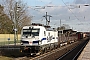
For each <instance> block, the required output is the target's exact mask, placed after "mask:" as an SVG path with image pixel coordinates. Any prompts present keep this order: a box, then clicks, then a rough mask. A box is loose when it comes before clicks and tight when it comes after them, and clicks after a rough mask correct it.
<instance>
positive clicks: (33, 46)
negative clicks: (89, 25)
mask: <svg viewBox="0 0 90 60" xmlns="http://www.w3.org/2000/svg"><path fill="white" fill-rule="evenodd" d="M57 46H58V31H57V30H55V29H51V28H45V27H44V26H24V27H23V28H22V31H21V47H20V50H21V52H24V53H28V54H31V55H33V54H40V53H44V52H46V51H47V50H51V49H53V48H55V47H57Z"/></svg>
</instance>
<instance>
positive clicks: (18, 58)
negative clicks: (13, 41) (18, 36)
mask: <svg viewBox="0 0 90 60" xmlns="http://www.w3.org/2000/svg"><path fill="white" fill-rule="evenodd" d="M82 42H84V41H76V42H74V43H71V44H68V45H65V46H62V47H60V48H57V49H54V50H52V51H49V52H46V53H44V54H42V55H39V56H26V55H25V54H22V53H20V49H19V47H18V48H17V49H16V48H15V49H16V50H14V48H13V49H12V47H11V48H9V49H8V50H5V49H6V48H4V49H3V51H4V50H5V51H4V54H3V55H5V54H10V55H5V56H8V57H13V59H14V60H56V59H57V58H58V59H57V60H59V59H60V58H59V57H60V56H63V55H64V54H65V53H66V52H68V51H71V50H72V48H73V47H76V46H77V45H78V46H79V44H82ZM73 49H74V48H73ZM1 50H2V48H1ZM13 54H14V55H13ZM18 54H19V55H18ZM66 55H67V54H66ZM66 55H65V56H66ZM63 57H64V56H63ZM63 57H62V59H63ZM76 57H77V56H76Z"/></svg>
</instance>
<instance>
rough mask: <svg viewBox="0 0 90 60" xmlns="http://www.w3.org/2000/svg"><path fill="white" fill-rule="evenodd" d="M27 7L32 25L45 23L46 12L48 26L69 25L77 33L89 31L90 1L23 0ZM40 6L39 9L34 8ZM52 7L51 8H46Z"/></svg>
mask: <svg viewBox="0 0 90 60" xmlns="http://www.w3.org/2000/svg"><path fill="white" fill-rule="evenodd" d="M23 1H24V3H27V6H29V8H28V9H29V13H30V15H31V16H32V17H33V19H32V23H34V22H35V23H43V24H46V23H45V21H46V20H45V18H44V17H43V16H44V15H45V13H46V12H47V14H48V15H51V16H52V17H51V20H50V25H51V26H52V27H58V26H60V20H61V25H65V24H66V25H69V26H70V28H72V29H73V30H77V31H83V32H86V31H90V26H89V25H90V20H89V19H90V14H89V12H90V6H84V5H85V4H90V0H23ZM36 6H40V7H36ZM47 6H53V7H47ZM79 6H80V8H79ZM43 7H45V9H43Z"/></svg>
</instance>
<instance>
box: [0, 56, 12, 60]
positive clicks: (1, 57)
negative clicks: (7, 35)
mask: <svg viewBox="0 0 90 60" xmlns="http://www.w3.org/2000/svg"><path fill="white" fill-rule="evenodd" d="M0 60H13V59H12V58H9V57H5V56H0Z"/></svg>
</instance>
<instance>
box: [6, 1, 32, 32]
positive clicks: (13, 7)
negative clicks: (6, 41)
mask: <svg viewBox="0 0 90 60" xmlns="http://www.w3.org/2000/svg"><path fill="white" fill-rule="evenodd" d="M4 5H5V12H6V13H7V14H8V16H9V18H10V19H11V20H12V21H13V22H14V24H15V25H16V27H17V28H18V30H20V29H21V28H22V27H23V26H24V25H30V24H31V17H30V16H29V15H28V12H27V11H28V9H27V6H26V4H24V3H23V2H22V1H21V0H17V1H16V0H4Z"/></svg>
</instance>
